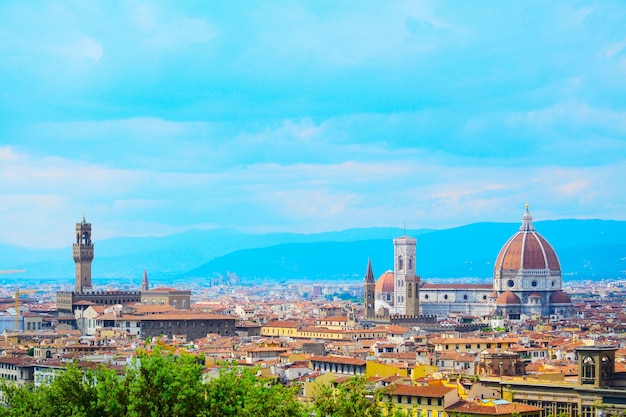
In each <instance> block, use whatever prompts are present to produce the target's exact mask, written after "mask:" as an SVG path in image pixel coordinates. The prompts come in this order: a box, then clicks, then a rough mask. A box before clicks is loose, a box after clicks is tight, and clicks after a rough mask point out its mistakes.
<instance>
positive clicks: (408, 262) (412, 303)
mask: <svg viewBox="0 0 626 417" xmlns="http://www.w3.org/2000/svg"><path fill="white" fill-rule="evenodd" d="M416 245H417V239H415V238H412V237H408V236H406V235H405V236H402V237H397V238H395V239H394V240H393V252H394V257H395V261H394V279H395V285H394V292H395V298H396V299H395V301H394V305H395V307H396V309H395V310H396V314H399V315H406V314H408V315H416V314H419V313H418V312H416V311H415V309H416V308H417V310H418V311H419V300H417V303H416V300H415V298H414V297H416V296H417V294H418V289H417V287H416V285H417V284H416V282H417V281H416V279H417V276H416V275H415V253H416V252H415V247H416ZM408 284H411V285H410V291H409V286H408ZM409 296H410V297H411V299H410V300H408V298H409ZM407 301H408V307H409V309H408V310H409V311H407Z"/></svg>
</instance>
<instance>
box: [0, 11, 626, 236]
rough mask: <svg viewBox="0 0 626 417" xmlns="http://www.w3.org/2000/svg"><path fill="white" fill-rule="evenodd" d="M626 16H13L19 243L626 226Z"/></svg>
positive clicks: (1, 18)
mask: <svg viewBox="0 0 626 417" xmlns="http://www.w3.org/2000/svg"><path fill="white" fill-rule="evenodd" d="M625 21H626V4H625V3H624V2H621V1H610V0H609V1H602V2H575V1H570V0H567V1H554V2H544V1H514V2H495V3H494V2H493V1H485V2H429V1H384V2H382V1H363V0H361V1H343V2H335V1H323V0H314V1H309V2H297V1H271V2H268V1H245V2H238V1H233V2H206V1H197V2H194V1H186V2H171V1H168V2H160V1H145V2H142V1H123V2H114V1H100V2H90V1H74V2H72V1H67V2H66V1H32V2H24V1H3V2H0V201H1V204H0V242H5V243H11V244H16V245H26V246H40V247H60V246H65V245H68V244H69V243H71V240H72V239H71V236H73V235H72V233H73V232H72V230H73V227H74V223H75V222H76V221H78V220H80V218H81V216H82V213H83V211H84V212H85V213H86V217H87V220H89V221H91V222H92V223H93V225H94V239H96V240H97V239H103V238H107V237H111V236H121V235H123V236H137V235H165V234H170V233H176V232H179V231H183V230H186V229H189V228H210V227H235V228H238V229H241V230H244V231H248V232H266V231H292V232H319V231H328V230H342V229H347V228H352V227H367V226H402V225H403V224H404V223H406V225H407V227H410V228H444V227H451V226H457V225H463V224H467V223H474V222H481V221H506V222H517V221H519V219H520V217H521V215H522V213H523V207H524V204H526V203H529V204H530V205H531V211H532V214H533V216H534V218H535V220H546V219H558V218H603V219H621V220H626V192H625V191H626V185H625V181H626V180H625V179H626V100H625V99H624V98H625V97H626V25H625V24H624V22H625Z"/></svg>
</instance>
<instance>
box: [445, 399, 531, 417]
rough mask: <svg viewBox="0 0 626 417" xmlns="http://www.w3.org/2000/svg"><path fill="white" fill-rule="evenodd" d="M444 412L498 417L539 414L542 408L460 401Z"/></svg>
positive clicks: (520, 404)
mask: <svg viewBox="0 0 626 417" xmlns="http://www.w3.org/2000/svg"><path fill="white" fill-rule="evenodd" d="M446 411H448V412H449V411H454V412H457V413H467V414H472V415H476V414H477V415H485V416H498V415H510V414H512V413H528V412H533V411H538V412H539V411H542V408H541V407H535V406H534V405H527V404H522V403H508V404H494V405H486V404H482V403H479V402H473V401H463V400H461V401H459V402H457V403H455V404H453V405H451V406H450V407H447V408H446Z"/></svg>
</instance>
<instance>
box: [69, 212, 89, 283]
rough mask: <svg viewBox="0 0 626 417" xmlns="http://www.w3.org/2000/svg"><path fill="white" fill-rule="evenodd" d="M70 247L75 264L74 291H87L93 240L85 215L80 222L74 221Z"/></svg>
mask: <svg viewBox="0 0 626 417" xmlns="http://www.w3.org/2000/svg"><path fill="white" fill-rule="evenodd" d="M72 249H73V255H74V263H75V264H76V292H77V293H82V292H89V291H91V262H92V261H93V242H92V241H91V223H87V221H86V220H85V215H83V220H82V221H81V222H80V223H76V243H74V245H73V248H72Z"/></svg>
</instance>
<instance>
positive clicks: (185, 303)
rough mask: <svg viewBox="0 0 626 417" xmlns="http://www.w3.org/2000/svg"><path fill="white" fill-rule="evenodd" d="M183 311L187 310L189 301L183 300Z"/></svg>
mask: <svg viewBox="0 0 626 417" xmlns="http://www.w3.org/2000/svg"><path fill="white" fill-rule="evenodd" d="M182 309H183V310H186V309H187V300H183V302H182Z"/></svg>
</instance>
